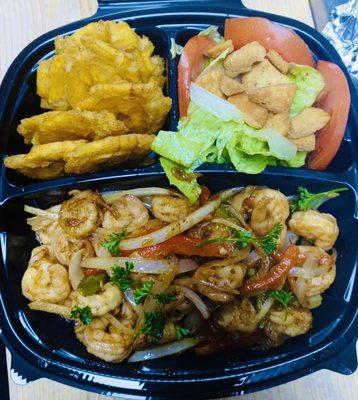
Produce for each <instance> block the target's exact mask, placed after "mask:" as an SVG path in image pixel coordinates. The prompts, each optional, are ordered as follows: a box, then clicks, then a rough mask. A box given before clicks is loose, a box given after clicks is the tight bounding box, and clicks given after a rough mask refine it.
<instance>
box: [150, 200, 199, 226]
mask: <svg viewBox="0 0 358 400" xmlns="http://www.w3.org/2000/svg"><path fill="white" fill-rule="evenodd" d="M194 210H195V207H194V206H192V205H191V204H190V203H189V201H188V200H186V199H182V198H179V197H174V196H153V198H152V209H151V211H152V213H153V215H154V216H155V218H158V219H159V220H161V221H164V222H168V223H170V222H174V221H177V220H178V219H181V218H184V217H186V216H187V215H189V214H191V213H192V212H193V211H194Z"/></svg>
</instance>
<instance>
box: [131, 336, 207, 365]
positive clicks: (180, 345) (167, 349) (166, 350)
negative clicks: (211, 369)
mask: <svg viewBox="0 0 358 400" xmlns="http://www.w3.org/2000/svg"><path fill="white" fill-rule="evenodd" d="M199 342H200V339H198V338H187V339H182V340H178V341H177V342H172V343H169V344H165V345H163V346H159V347H153V348H152V349H146V350H142V351H136V352H135V353H133V354H132V355H131V356H130V357H129V358H128V362H139V361H146V360H154V359H156V358H161V357H166V356H171V355H173V354H177V353H181V352H183V351H185V350H188V349H190V348H191V347H194V346H196V345H197V344H198V343H199Z"/></svg>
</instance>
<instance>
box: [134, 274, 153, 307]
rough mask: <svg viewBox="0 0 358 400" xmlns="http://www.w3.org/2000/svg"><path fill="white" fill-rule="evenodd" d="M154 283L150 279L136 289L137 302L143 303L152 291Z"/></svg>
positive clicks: (135, 297) (135, 298)
mask: <svg viewBox="0 0 358 400" xmlns="http://www.w3.org/2000/svg"><path fill="white" fill-rule="evenodd" d="M153 285H154V281H152V280H150V281H147V282H144V283H143V285H142V286H141V287H139V288H138V289H136V290H135V291H134V300H135V302H136V303H137V304H143V303H144V300H145V299H146V298H147V297H148V295H149V294H150V291H151V289H152V287H153Z"/></svg>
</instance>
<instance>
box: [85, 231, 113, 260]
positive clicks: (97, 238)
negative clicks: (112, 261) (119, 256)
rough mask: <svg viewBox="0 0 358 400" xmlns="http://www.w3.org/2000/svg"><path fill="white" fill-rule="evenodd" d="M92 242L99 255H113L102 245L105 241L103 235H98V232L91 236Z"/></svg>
mask: <svg viewBox="0 0 358 400" xmlns="http://www.w3.org/2000/svg"><path fill="white" fill-rule="evenodd" d="M89 240H90V242H91V244H92V247H93V249H94V252H95V254H96V256H97V257H111V256H112V254H111V253H110V252H109V251H108V250H107V249H105V248H104V247H103V246H102V243H103V242H104V241H105V239H104V238H103V236H102V235H98V234H97V233H96V232H95V233H94V234H93V235H92V236H91V237H90V239H89Z"/></svg>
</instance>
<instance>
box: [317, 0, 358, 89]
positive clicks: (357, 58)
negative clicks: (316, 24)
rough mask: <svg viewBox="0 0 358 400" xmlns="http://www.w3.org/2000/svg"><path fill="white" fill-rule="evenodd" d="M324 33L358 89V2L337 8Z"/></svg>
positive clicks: (351, 1) (353, 0)
mask: <svg viewBox="0 0 358 400" xmlns="http://www.w3.org/2000/svg"><path fill="white" fill-rule="evenodd" d="M322 33H323V34H324V35H325V36H326V37H327V38H328V40H329V41H330V42H331V43H332V44H333V46H334V47H335V48H336V50H337V51H338V53H339V54H340V56H341V57H342V59H343V61H344V63H345V65H346V66H347V69H348V71H349V72H350V74H351V76H352V78H353V81H354V84H355V86H356V87H357V88H358V0H350V1H348V3H344V4H341V5H339V6H337V7H335V8H334V9H333V11H332V13H331V16H330V22H329V23H328V24H327V25H326V27H325V28H324V29H323V32H322Z"/></svg>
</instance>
